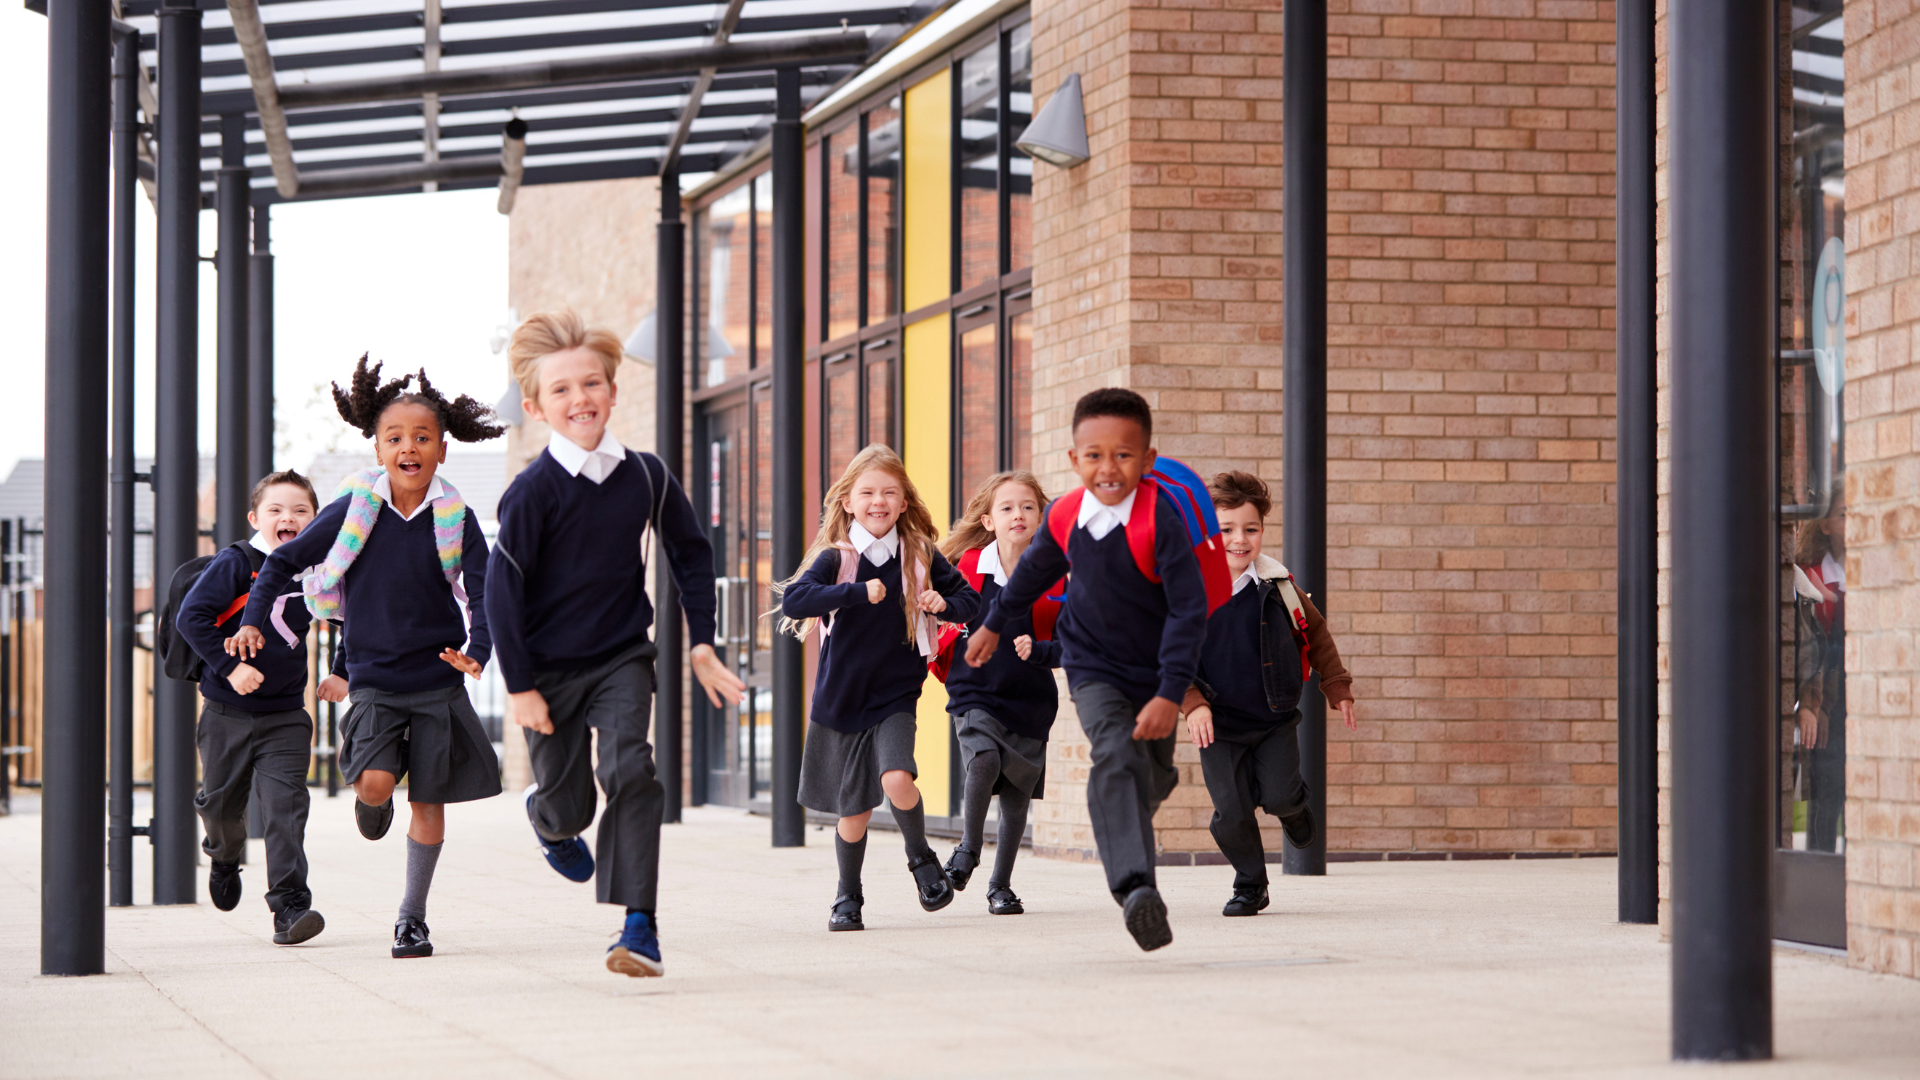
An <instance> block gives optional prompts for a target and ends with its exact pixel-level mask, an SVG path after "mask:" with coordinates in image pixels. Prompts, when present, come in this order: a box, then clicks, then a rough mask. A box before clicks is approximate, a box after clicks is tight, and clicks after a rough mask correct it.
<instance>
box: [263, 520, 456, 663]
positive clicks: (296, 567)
mask: <svg viewBox="0 0 1920 1080" xmlns="http://www.w3.org/2000/svg"><path fill="white" fill-rule="evenodd" d="M350 501H351V497H350V496H345V495H343V496H341V497H340V498H338V499H335V500H334V501H333V502H331V503H329V504H328V505H327V507H326V509H324V510H322V511H320V514H319V516H317V517H315V518H314V519H313V524H311V525H309V526H307V528H306V531H305V532H302V533H301V534H300V535H299V536H296V537H294V538H293V539H291V540H289V541H287V542H286V543H284V544H281V545H280V546H279V547H278V548H276V549H275V550H274V552H273V554H272V555H269V556H267V564H266V565H265V566H262V567H261V568H260V577H259V578H258V579H257V580H256V581H254V583H253V593H252V596H251V597H250V598H249V599H248V601H247V610H246V613H245V614H243V615H242V616H241V621H242V623H244V624H245V625H247V626H255V627H259V628H260V632H261V633H262V634H264V635H266V637H267V638H268V640H272V638H273V637H274V630H273V627H272V626H270V625H268V622H267V617H268V613H269V612H270V611H271V610H272V608H273V599H274V597H276V596H279V595H280V594H281V593H284V592H287V591H288V590H289V588H290V587H291V586H290V584H289V583H290V582H291V581H292V580H293V576H294V575H295V574H297V573H299V572H300V571H301V570H304V569H306V568H307V567H309V566H317V565H319V564H320V563H321V562H323V561H324V560H325V559H326V557H327V552H328V551H329V550H331V549H332V547H333V541H334V539H335V538H336V537H338V536H339V535H340V523H341V522H342V521H345V520H346V516H347V505H348V503H349V502H350ZM460 567H461V584H462V586H463V587H464V588H465V589H466V591H467V603H468V610H469V612H470V613H471V615H472V619H473V629H472V631H471V633H469V631H468V629H467V622H466V620H465V619H463V618H462V617H461V614H460V602H459V601H458V600H456V599H454V596H453V586H452V585H450V584H448V583H447V577H446V575H445V574H443V573H441V571H440V553H439V551H438V550H437V549H436V548H435V547H434V543H433V510H432V509H431V508H430V507H423V508H422V509H421V510H420V512H419V513H417V514H415V515H414V516H413V520H411V521H409V520H407V519H405V518H402V517H401V516H400V512H399V511H397V510H395V509H394V508H393V506H392V505H391V504H385V505H382V506H381V507H380V516H379V517H378V518H377V519H375V521H374V525H373V528H372V530H370V531H369V532H368V533H367V542H366V543H365V544H364V545H363V546H362V547H361V549H360V555H359V557H358V558H356V559H354V561H353V565H352V566H350V567H348V568H347V576H346V580H345V581H344V582H343V583H342V587H341V593H342V603H341V607H340V612H341V616H342V619H341V621H342V623H343V624H344V633H343V635H342V637H343V643H342V648H344V649H345V650H346V654H347V657H346V666H347V685H348V686H350V687H351V688H353V689H355V690H385V691H387V692H389V693H396V694H404V693H412V692H414V691H418V690H444V689H447V688H449V687H454V686H459V685H460V684H461V680H463V679H465V678H466V676H465V675H463V674H461V673H460V669H459V668H456V667H454V666H453V665H452V664H449V663H447V662H446V661H445V660H442V659H440V650H442V649H460V650H461V651H462V652H465V653H466V654H467V655H468V656H470V657H472V658H473V659H475V660H478V661H479V662H480V663H482V664H485V663H486V662H487V658H488V656H490V655H491V653H492V646H491V644H490V641H489V638H488V636H487V615H486V606H485V597H486V588H487V538H486V535H485V534H484V533H482V532H481V531H480V519H479V518H478V517H475V516H474V513H473V508H472V507H468V508H467V527H466V535H465V537H464V539H463V541H462V549H461V559H460ZM287 606H288V607H292V606H293V602H292V601H288V605H287ZM462 645H464V646H465V648H464V649H462V648H461V646H462Z"/></svg>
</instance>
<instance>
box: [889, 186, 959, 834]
mask: <svg viewBox="0 0 1920 1080" xmlns="http://www.w3.org/2000/svg"><path fill="white" fill-rule="evenodd" d="M909 160H911V158H909ZM909 168H911V166H909ZM908 190H909V191H911V190H912V188H911V187H909V188H908ZM908 200H909V201H908V206H909V207H911V206H912V201H911V200H912V196H911V195H909V196H908ZM908 236H909V237H911V236H912V233H911V232H909V233H908ZM909 269H911V264H909ZM942 295H944V293H943V294H942ZM901 360H902V368H903V370H902V373H901V374H902V382H901V387H900V388H901V390H902V391H903V393H902V395H901V396H902V397H903V399H904V401H905V405H906V408H905V411H904V412H903V413H902V414H901V420H902V423H901V429H902V430H901V436H902V442H903V443H904V445H903V446H902V448H901V450H902V456H903V457H905V458H906V460H907V475H908V476H910V477H912V478H913V486H914V487H915V488H917V489H919V492H920V498H921V499H922V500H924V501H925V502H926V504H927V509H928V511H930V512H931V513H932V514H933V523H934V525H935V526H936V527H937V528H939V529H940V530H941V531H942V533H944V532H945V530H946V527H947V524H948V523H949V522H951V521H952V520H953V507H952V505H951V498H950V496H951V491H950V488H951V486H952V485H951V480H950V477H951V474H952V460H951V457H952V442H951V440H950V438H949V434H948V428H949V426H950V424H951V418H952V416H953V374H952V372H953V346H952V334H951V333H949V332H948V328H947V316H945V315H936V316H934V317H933V318H931V319H922V320H920V321H919V322H917V323H914V324H913V325H911V326H909V327H907V330H906V337H905V341H904V347H903V349H902V357H901ZM918 716H919V720H920V726H919V734H918V735H917V736H916V737H915V739H914V744H913V758H914V762H915V763H916V764H918V765H919V766H920V791H921V794H922V795H924V796H925V797H926V800H927V807H928V810H927V812H928V813H930V814H945V813H947V811H948V808H949V806H950V804H949V802H948V800H949V798H950V797H951V794H952V792H951V789H950V785H949V783H948V779H949V768H950V763H949V760H948V757H949V752H950V751H951V749H952V746H951V738H950V735H949V732H950V730H951V723H952V722H951V721H950V720H949V719H948V717H947V688H946V687H945V686H944V685H942V684H941V682H940V680H938V679H935V678H933V677H932V676H928V678H927V683H926V689H925V690H924V691H923V692H922V693H921V695H920V709H919V713H918Z"/></svg>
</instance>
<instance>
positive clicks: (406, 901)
mask: <svg viewBox="0 0 1920 1080" xmlns="http://www.w3.org/2000/svg"><path fill="white" fill-rule="evenodd" d="M445 846H446V845H445V843H439V844H423V843H421V842H419V841H418V840H415V839H414V838H413V837H411V836H409V837H407V894H406V895H405V896H403V897H401V898H400V917H401V918H403V919H404V918H407V917H408V916H412V917H413V918H416V919H419V920H420V921H421V922H425V921H426V919H427V890H428V889H430V888H432V887H433V868H434V867H435V866H436V865H438V864H439V862H440V849H441V848H443V847H445Z"/></svg>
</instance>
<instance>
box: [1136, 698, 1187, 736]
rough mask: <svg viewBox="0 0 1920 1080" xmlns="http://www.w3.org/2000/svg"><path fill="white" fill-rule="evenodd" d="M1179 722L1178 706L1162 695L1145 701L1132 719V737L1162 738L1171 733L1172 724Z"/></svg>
mask: <svg viewBox="0 0 1920 1080" xmlns="http://www.w3.org/2000/svg"><path fill="white" fill-rule="evenodd" d="M1179 722H1180V706H1178V705H1175V704H1174V703H1173V702H1171V701H1168V700H1167V699H1166V698H1163V697H1156V698H1154V699H1153V700H1152V701H1149V702H1147V707H1146V708H1144V709H1141V710H1140V715H1139V716H1137V717H1135V718H1134V721H1133V737H1134V738H1136V739H1143V740H1144V739H1164V738H1166V737H1167V736H1169V735H1171V734H1173V726H1174V725H1175V724H1177V723H1179Z"/></svg>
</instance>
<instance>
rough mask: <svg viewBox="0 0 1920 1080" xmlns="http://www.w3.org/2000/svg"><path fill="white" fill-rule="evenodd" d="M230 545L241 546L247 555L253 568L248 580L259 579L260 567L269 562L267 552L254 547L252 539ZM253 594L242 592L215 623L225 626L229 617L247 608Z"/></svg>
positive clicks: (230, 545) (248, 561)
mask: <svg viewBox="0 0 1920 1080" xmlns="http://www.w3.org/2000/svg"><path fill="white" fill-rule="evenodd" d="M228 546H229V547H237V548H239V549H240V550H241V551H242V552H243V553H244V554H245V555H246V556H247V564H248V566H249V567H251V568H252V570H253V573H251V574H249V575H248V576H247V580H248V581H254V580H257V579H258V578H259V577H260V568H261V567H262V566H265V565H266V564H267V553H266V552H264V551H261V550H260V549H259V548H257V547H254V546H253V541H251V540H235V541H234V542H233V543H232V544H229V545H228ZM252 596H253V593H252V592H243V593H241V594H240V595H239V597H238V598H236V599H235V600H234V602H233V603H231V604H228V605H227V608H226V610H225V611H222V612H221V613H220V615H219V617H217V618H215V619H214V620H213V625H215V626H225V625H226V623H227V620H228V619H231V618H233V617H234V616H235V615H238V614H240V613H241V612H242V611H245V610H247V600H248V599H249V598H250V597H252Z"/></svg>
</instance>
